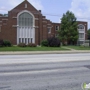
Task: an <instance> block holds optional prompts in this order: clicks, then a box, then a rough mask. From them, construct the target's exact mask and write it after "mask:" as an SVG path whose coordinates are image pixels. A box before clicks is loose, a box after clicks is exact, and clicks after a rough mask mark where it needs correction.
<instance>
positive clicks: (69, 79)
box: [0, 53, 90, 90]
mask: <svg viewBox="0 0 90 90" xmlns="http://www.w3.org/2000/svg"><path fill="white" fill-rule="evenodd" d="M84 82H86V83H90V54H89V53H85V54H84V53H83V54H44V55H11V56H10V55H1V56H0V90H82V89H81V84H82V83H84Z"/></svg>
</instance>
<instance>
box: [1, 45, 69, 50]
mask: <svg viewBox="0 0 90 90" xmlns="http://www.w3.org/2000/svg"><path fill="white" fill-rule="evenodd" d="M59 50H69V49H65V48H62V47H18V46H12V47H0V51H59Z"/></svg>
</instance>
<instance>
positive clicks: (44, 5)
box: [0, 0, 90, 28]
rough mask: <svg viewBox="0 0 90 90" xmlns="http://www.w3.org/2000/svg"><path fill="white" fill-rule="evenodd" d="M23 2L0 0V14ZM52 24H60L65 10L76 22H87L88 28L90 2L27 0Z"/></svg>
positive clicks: (80, 0) (79, 0)
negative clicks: (70, 13)
mask: <svg viewBox="0 0 90 90" xmlns="http://www.w3.org/2000/svg"><path fill="white" fill-rule="evenodd" d="M22 1H24V0H0V13H7V11H9V10H10V9H12V8H14V7H15V6H17V5H18V4H19V3H21V2H22ZM28 1H29V2H30V3H31V4H32V5H33V6H34V7H35V8H37V9H38V10H42V14H43V15H45V16H46V18H47V19H50V20H51V21H52V22H60V18H61V17H62V14H63V13H66V11H67V10H70V11H72V12H73V13H74V14H75V16H76V17H77V20H79V21H87V22H88V24H89V28H90V0H28Z"/></svg>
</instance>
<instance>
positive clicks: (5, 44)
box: [4, 40, 12, 47]
mask: <svg viewBox="0 0 90 90" xmlns="http://www.w3.org/2000/svg"><path fill="white" fill-rule="evenodd" d="M4 46H5V47H11V46H12V44H11V42H10V41H8V40H4Z"/></svg>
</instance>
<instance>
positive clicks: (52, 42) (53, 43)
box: [47, 37, 60, 47]
mask: <svg viewBox="0 0 90 90" xmlns="http://www.w3.org/2000/svg"><path fill="white" fill-rule="evenodd" d="M47 41H48V45H49V46H50V47H60V40H59V39H58V38H55V37H50V38H48V39H47Z"/></svg>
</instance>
